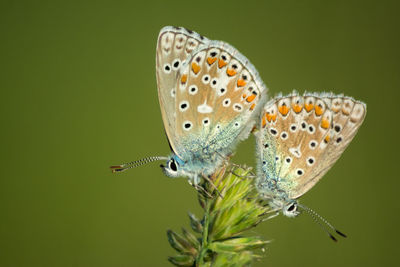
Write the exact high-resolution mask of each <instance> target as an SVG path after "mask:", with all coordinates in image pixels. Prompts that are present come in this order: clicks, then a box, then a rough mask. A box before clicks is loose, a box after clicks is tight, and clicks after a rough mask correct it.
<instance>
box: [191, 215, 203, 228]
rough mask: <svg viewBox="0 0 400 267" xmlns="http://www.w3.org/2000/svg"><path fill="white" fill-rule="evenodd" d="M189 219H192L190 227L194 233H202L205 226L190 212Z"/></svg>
mask: <svg viewBox="0 0 400 267" xmlns="http://www.w3.org/2000/svg"><path fill="white" fill-rule="evenodd" d="M189 219H190V227H191V228H192V229H193V231H195V232H196V233H202V232H203V225H202V224H201V222H200V221H199V220H198V219H197V218H196V216H195V215H194V214H192V213H190V212H189Z"/></svg>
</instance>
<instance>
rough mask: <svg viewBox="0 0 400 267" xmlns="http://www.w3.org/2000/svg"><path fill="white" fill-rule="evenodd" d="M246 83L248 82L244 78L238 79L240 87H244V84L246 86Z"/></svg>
mask: <svg viewBox="0 0 400 267" xmlns="http://www.w3.org/2000/svg"><path fill="white" fill-rule="evenodd" d="M245 85H246V82H245V81H244V80H243V79H239V80H238V81H237V86H238V87H243V86H245Z"/></svg>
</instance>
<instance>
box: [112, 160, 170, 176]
mask: <svg viewBox="0 0 400 267" xmlns="http://www.w3.org/2000/svg"><path fill="white" fill-rule="evenodd" d="M167 159H168V158H167V157H147V158H143V159H139V160H135V161H132V162H129V163H124V164H121V165H115V166H111V167H110V169H111V171H112V172H113V173H116V172H123V171H126V170H128V169H132V168H136V167H139V166H142V165H144V164H147V163H150V162H153V161H158V160H167Z"/></svg>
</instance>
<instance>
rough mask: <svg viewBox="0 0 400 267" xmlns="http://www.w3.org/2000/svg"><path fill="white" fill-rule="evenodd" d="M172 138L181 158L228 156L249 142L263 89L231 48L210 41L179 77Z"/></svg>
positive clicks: (250, 67)
mask: <svg viewBox="0 0 400 267" xmlns="http://www.w3.org/2000/svg"><path fill="white" fill-rule="evenodd" d="M177 88H178V89H177V93H176V107H175V109H176V114H177V115H176V133H177V137H179V140H177V142H180V144H181V146H180V147H182V150H184V151H181V152H182V153H184V152H186V153H187V151H190V153H191V154H196V152H198V151H202V153H199V154H200V155H203V156H206V155H205V154H208V155H212V154H215V153H216V152H218V153H219V154H220V155H223V156H226V155H227V154H229V153H230V152H231V151H232V149H233V147H234V145H235V144H236V143H237V141H238V140H240V139H244V138H246V137H247V136H248V134H249V132H250V130H251V129H252V127H253V126H254V124H255V121H256V114H257V113H258V111H259V110H260V109H261V108H262V106H263V104H264V102H265V100H266V93H267V88H266V87H265V85H264V83H263V82H262V80H261V79H260V77H259V75H258V73H257V71H256V69H255V68H254V67H253V65H252V64H251V63H250V62H249V61H248V60H247V59H246V58H245V57H244V56H243V55H241V54H240V53H239V52H238V51H237V50H236V49H235V48H233V47H232V46H230V45H228V44H226V43H223V42H220V41H211V42H210V43H209V44H207V45H202V46H199V48H198V49H197V50H196V51H195V52H194V53H193V55H192V56H191V57H190V58H188V60H187V61H186V62H185V63H184V65H183V66H182V68H181V69H180V70H179V73H178V85H177Z"/></svg>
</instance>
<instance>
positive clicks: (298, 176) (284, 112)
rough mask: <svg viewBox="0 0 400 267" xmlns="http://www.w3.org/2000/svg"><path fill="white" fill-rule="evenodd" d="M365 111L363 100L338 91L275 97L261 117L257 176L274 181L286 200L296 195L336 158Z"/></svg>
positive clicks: (320, 176) (359, 123)
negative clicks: (258, 173)
mask: <svg viewBox="0 0 400 267" xmlns="http://www.w3.org/2000/svg"><path fill="white" fill-rule="evenodd" d="M365 115H366V105H365V104H364V103H362V102H359V101H356V100H354V99H352V98H350V97H345V96H341V95H339V96H335V95H331V94H305V95H304V96H299V95H298V94H297V93H293V94H292V95H290V96H287V97H277V98H275V99H274V100H272V101H270V102H269V103H267V105H266V106H265V108H264V112H263V113H262V115H261V116H262V117H261V131H260V135H259V137H258V142H257V146H258V151H260V154H261V155H260V156H261V157H260V159H261V161H262V162H260V166H262V167H261V169H262V173H261V175H264V177H265V178H266V179H267V180H268V179H272V180H276V182H277V184H278V188H280V189H281V190H283V191H285V192H286V193H287V195H288V197H289V198H290V199H296V198H298V197H300V196H301V195H303V194H304V193H306V192H307V191H308V190H309V189H311V188H312V187H313V186H314V185H315V184H316V183H317V182H318V181H319V180H320V179H321V178H322V176H323V175H324V174H325V173H326V172H327V171H328V170H329V169H330V168H331V166H332V165H333V164H334V163H335V162H336V161H337V159H338V158H339V157H340V155H341V154H342V153H343V151H344V150H345V148H346V147H347V146H348V145H349V143H350V142H351V140H352V139H353V137H354V136H355V134H356V133H357V130H358V129H359V127H360V126H361V124H362V122H363V120H364V118H365ZM263 163H264V164H263Z"/></svg>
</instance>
